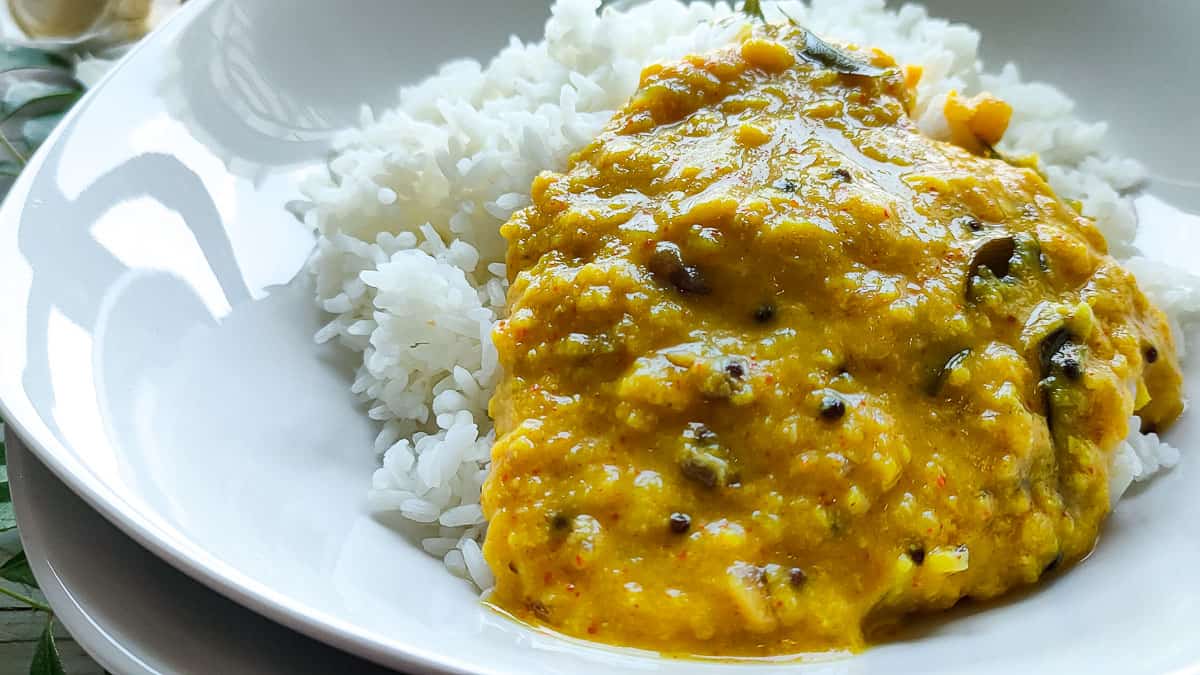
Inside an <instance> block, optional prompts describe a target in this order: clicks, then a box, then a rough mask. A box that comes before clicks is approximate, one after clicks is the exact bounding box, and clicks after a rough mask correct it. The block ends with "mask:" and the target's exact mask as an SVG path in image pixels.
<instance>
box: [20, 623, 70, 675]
mask: <svg viewBox="0 0 1200 675" xmlns="http://www.w3.org/2000/svg"><path fill="white" fill-rule="evenodd" d="M29 675H67V673H66V671H65V670H63V664H62V657H61V656H59V654H58V646H57V645H55V644H54V615H53V614H51V615H50V618H49V620H47V621H46V628H45V630H43V631H42V637H40V638H38V644H37V650H36V651H34V652H33V662H32V663H30V664H29Z"/></svg>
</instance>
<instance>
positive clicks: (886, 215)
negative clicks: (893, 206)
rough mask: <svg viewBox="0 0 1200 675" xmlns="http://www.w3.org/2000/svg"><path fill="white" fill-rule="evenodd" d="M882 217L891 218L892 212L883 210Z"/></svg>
mask: <svg viewBox="0 0 1200 675" xmlns="http://www.w3.org/2000/svg"><path fill="white" fill-rule="evenodd" d="M883 217H884V218H891V217H892V212H891V211H888V210H887V209H886V208H885V209H884V210H883Z"/></svg>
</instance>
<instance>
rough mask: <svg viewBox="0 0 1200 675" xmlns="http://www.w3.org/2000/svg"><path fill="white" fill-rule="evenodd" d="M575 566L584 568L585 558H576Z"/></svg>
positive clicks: (579, 556) (578, 556) (577, 556)
mask: <svg viewBox="0 0 1200 675" xmlns="http://www.w3.org/2000/svg"><path fill="white" fill-rule="evenodd" d="M575 565H576V566H578V567H583V556H581V555H576V556H575ZM546 583H549V582H546Z"/></svg>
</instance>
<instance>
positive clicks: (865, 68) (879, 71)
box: [742, 0, 887, 77]
mask: <svg viewBox="0 0 1200 675" xmlns="http://www.w3.org/2000/svg"><path fill="white" fill-rule="evenodd" d="M742 13H743V14H745V15H746V16H748V17H750V18H751V19H757V20H759V21H762V22H763V23H766V22H767V17H766V15H765V14H764V13H763V8H762V0H745V2H743V3H742ZM780 13H781V14H783V15H784V17H786V18H787V20H788V23H790V24H792V26H794V27H796V28H798V29H800V31H801V32H802V33H804V45H803V46H802V47H801V48H800V55H801V56H802V57H803V58H804V59H805V60H807V61H809V62H811V63H815V64H817V65H819V66H822V67H824V68H828V69H829V70H832V71H834V72H838V73H841V74H843V75H861V76H863V77H880V76H881V75H883V74H884V73H886V72H887V71H886V70H884V69H883V68H879V67H878V66H873V65H871V64H869V63H866V62H865V61H860V60H859V59H856V58H854V57H853V56H851V55H849V54H847V53H846V52H844V51H842V50H841V49H838V48H837V47H834V46H833V45H831V44H829V43H828V42H826V41H824V40H822V39H821V38H820V37H819V36H818V35H817V34H816V33H814V32H812V31H811V30H809V29H807V28H805V27H804V26H801V25H800V24H799V23H798V22H797V21H796V20H795V19H793V18H792V17H790V16H788V15H787V14H786V13H784V12H783V10H782V9H781V10H780Z"/></svg>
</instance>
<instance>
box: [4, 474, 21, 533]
mask: <svg viewBox="0 0 1200 675" xmlns="http://www.w3.org/2000/svg"><path fill="white" fill-rule="evenodd" d="M4 493H5V496H6V497H7V495H8V485H7V484H6V485H5V486H4ZM16 526H17V516H16V514H15V513H13V505H12V501H5V502H0V532H8V531H9V530H11V529H14V528H16Z"/></svg>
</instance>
